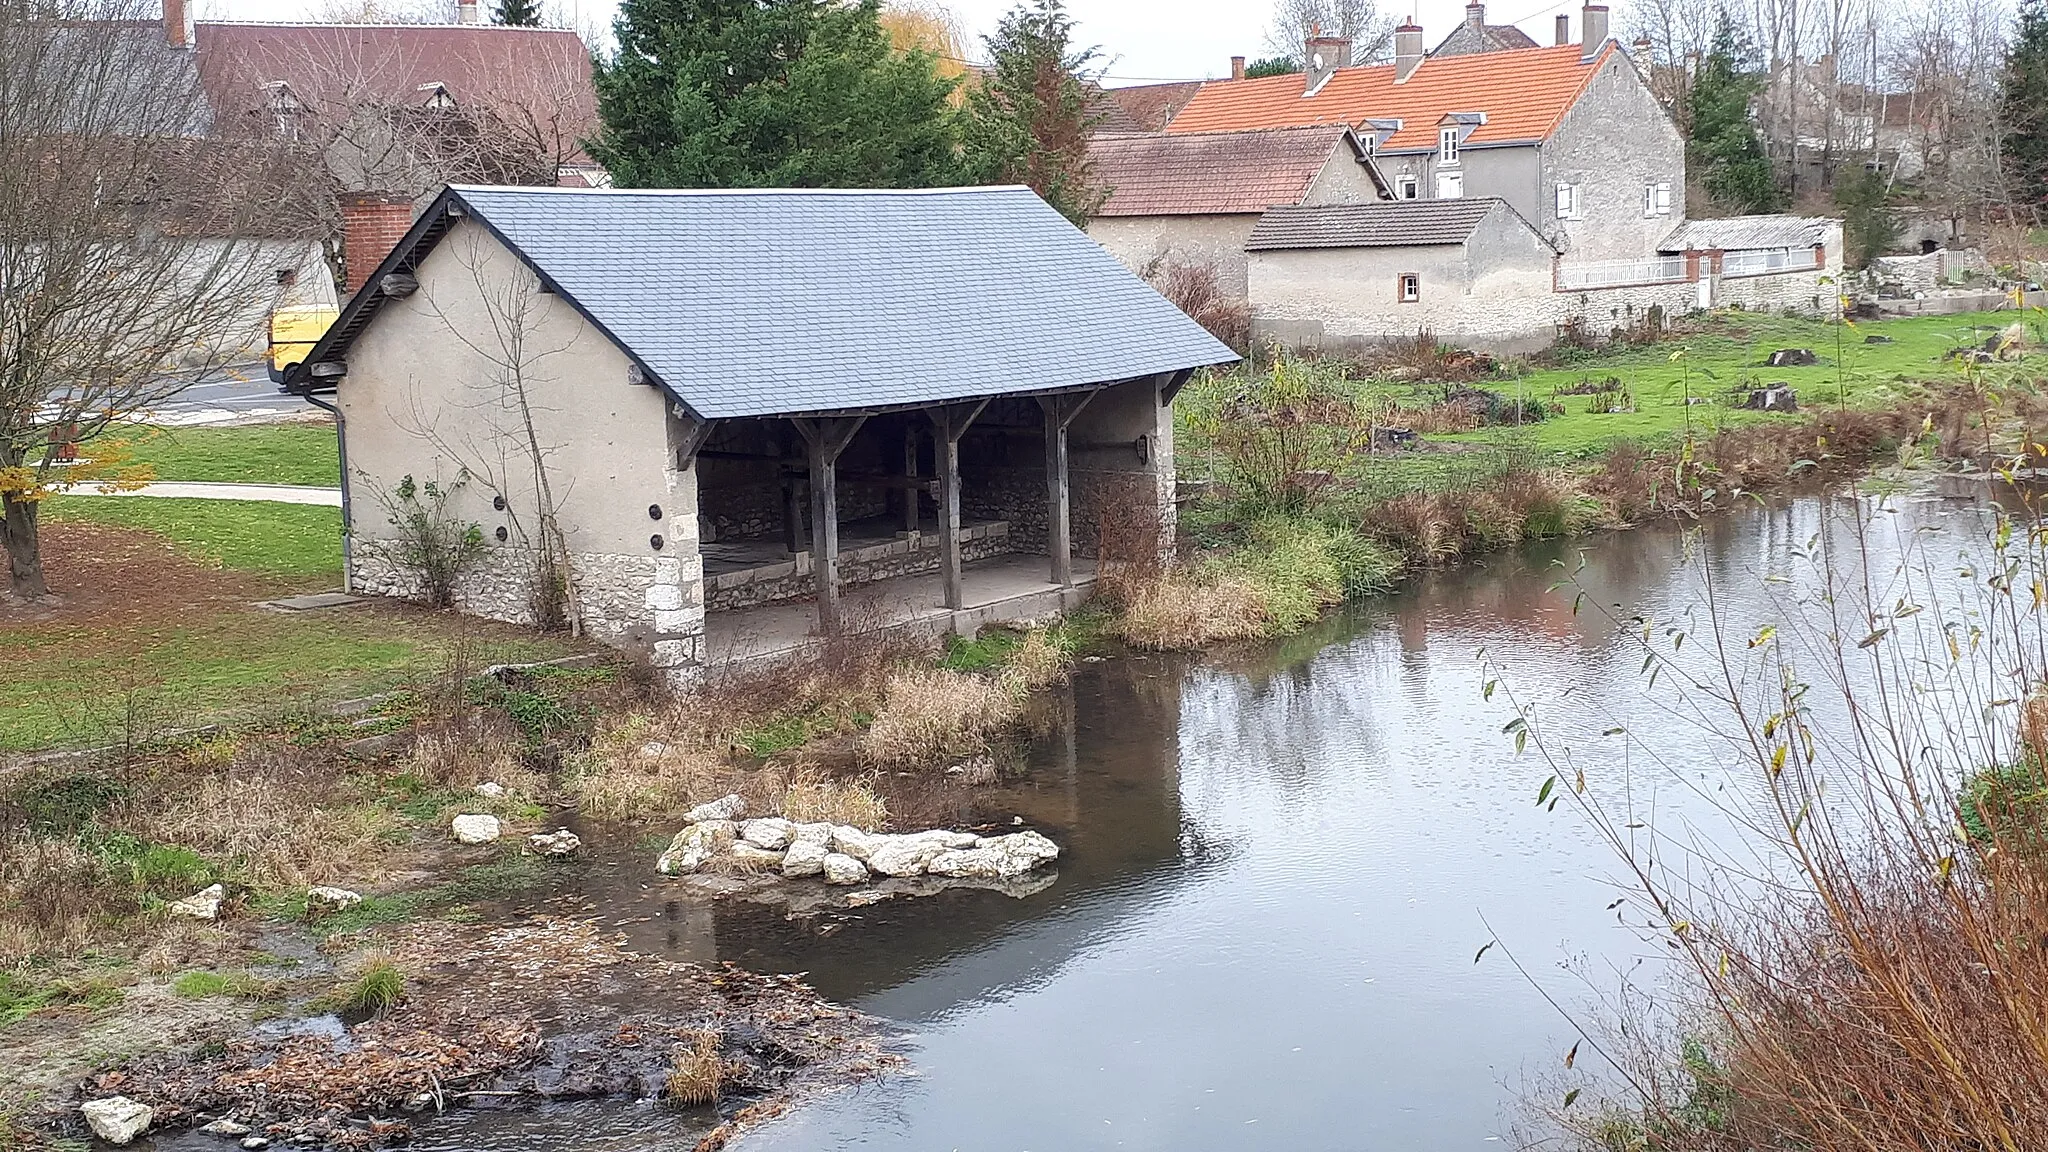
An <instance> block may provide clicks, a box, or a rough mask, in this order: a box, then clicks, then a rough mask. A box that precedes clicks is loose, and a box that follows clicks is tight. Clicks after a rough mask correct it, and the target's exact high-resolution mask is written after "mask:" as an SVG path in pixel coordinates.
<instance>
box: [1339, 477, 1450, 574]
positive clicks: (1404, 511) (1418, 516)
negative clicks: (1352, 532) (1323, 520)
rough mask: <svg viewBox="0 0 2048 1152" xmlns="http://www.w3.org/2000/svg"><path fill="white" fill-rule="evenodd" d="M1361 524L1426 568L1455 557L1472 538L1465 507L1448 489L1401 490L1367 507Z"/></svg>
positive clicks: (1444, 562)
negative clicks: (1440, 490)
mask: <svg viewBox="0 0 2048 1152" xmlns="http://www.w3.org/2000/svg"><path fill="white" fill-rule="evenodd" d="M1362 527H1363V528H1364V530H1365V531H1366V533H1368V534H1369V535H1371V536H1373V537H1375V538H1377V539H1380V540H1384V541H1386V542H1387V543H1389V544H1391V545H1393V546H1394V547H1396V548H1398V549H1400V550H1401V552H1402V553H1403V554H1404V555H1406V556H1407V557H1409V559H1410V560H1411V561H1413V562H1414V563H1418V564H1420V565H1422V566H1423V567H1426V568H1437V567H1442V566H1443V565H1445V564H1448V563H1450V562H1451V561H1453V560H1456V559H1457V558H1458V557H1459V556H1461V555H1463V554H1464V552H1465V549H1466V547H1467V546H1468V545H1469V544H1470V542H1471V538H1470V532H1469V531H1468V529H1467V525H1466V520H1465V515H1464V509H1463V508H1462V507H1461V506H1460V501H1459V499H1458V498H1457V496H1456V495H1454V494H1453V493H1450V492H1423V491H1414V492H1403V493H1401V494H1400V495H1398V496H1394V497H1393V498H1391V499H1388V500H1383V501H1380V502H1379V503H1377V504H1374V505H1373V506H1371V507H1370V508H1368V509H1367V510H1366V512H1365V516H1364V522H1363V525H1362Z"/></svg>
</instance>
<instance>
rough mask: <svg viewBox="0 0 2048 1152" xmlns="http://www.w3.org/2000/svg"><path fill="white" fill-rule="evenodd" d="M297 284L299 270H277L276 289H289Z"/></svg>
mask: <svg viewBox="0 0 2048 1152" xmlns="http://www.w3.org/2000/svg"><path fill="white" fill-rule="evenodd" d="M298 282H299V270H298V269H297V268H279V269H278V270H277V286H278V287H280V288H290V287H291V286H292V285H294V284H297V283H298Z"/></svg>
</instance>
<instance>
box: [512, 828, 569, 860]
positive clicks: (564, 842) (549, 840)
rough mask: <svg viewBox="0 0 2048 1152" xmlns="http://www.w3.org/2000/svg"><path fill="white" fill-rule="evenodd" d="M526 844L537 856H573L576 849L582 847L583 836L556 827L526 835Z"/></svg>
mask: <svg viewBox="0 0 2048 1152" xmlns="http://www.w3.org/2000/svg"><path fill="white" fill-rule="evenodd" d="M526 846H527V847H528V848H531V849H533V852H534V854H535V855H537V856H553V857H556V858H560V857H563V856H574V855H575V854H576V851H577V849H579V848H581V847H583V838H582V837H580V836H578V835H576V834H575V833H574V832H571V831H569V830H568V829H567V828H557V829H555V830H554V831H553V832H536V833H534V834H533V835H531V836H529V837H527V838H526Z"/></svg>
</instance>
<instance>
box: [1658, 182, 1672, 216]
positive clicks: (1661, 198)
mask: <svg viewBox="0 0 2048 1152" xmlns="http://www.w3.org/2000/svg"><path fill="white" fill-rule="evenodd" d="M1657 215H1659V216H1669V215H1671V185H1669V184H1659V185H1657Z"/></svg>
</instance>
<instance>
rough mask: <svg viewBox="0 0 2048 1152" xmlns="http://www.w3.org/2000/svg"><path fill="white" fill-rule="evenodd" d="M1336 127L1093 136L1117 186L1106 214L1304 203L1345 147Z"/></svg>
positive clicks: (1098, 158) (1095, 156)
mask: <svg viewBox="0 0 2048 1152" xmlns="http://www.w3.org/2000/svg"><path fill="white" fill-rule="evenodd" d="M1343 137H1344V129H1343V128H1341V127H1336V126H1334V125H1333V126H1326V127H1311V128H1269V129H1265V130H1262V131H1251V132H1197V133H1187V132H1183V133H1173V134H1160V133H1153V134H1145V135H1130V136H1117V135H1102V136H1097V137H1095V138H1094V139H1093V140H1091V141H1089V142H1088V159H1089V160H1090V161H1091V162H1092V163H1093V164H1094V169H1095V171H1094V175H1095V180H1096V181H1097V182H1098V183H1100V184H1101V185H1103V186H1105V187H1107V188H1109V189H1110V195H1109V199H1108V200H1107V201H1106V202H1105V203H1104V204H1103V205H1102V207H1101V208H1100V209H1098V210H1097V211H1096V213H1095V214H1096V215H1098V216H1204V215H1211V214H1227V213H1238V212H1263V211H1265V210H1266V209H1267V208H1269V207H1272V206H1273V205H1275V204H1296V203H1299V202H1300V201H1301V198H1302V196H1304V195H1306V194H1307V192H1308V188H1309V185H1310V184H1311V183H1312V182H1313V181H1314V180H1315V178H1316V173H1318V172H1320V171H1322V169H1323V165H1324V164H1325V163H1327V162H1328V161H1329V159H1330V157H1331V155H1333V154H1334V153H1336V151H1337V150H1338V149H1339V148H1340V147H1345V146H1344V145H1343V144H1342V143H1341V141H1342V140H1343Z"/></svg>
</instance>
